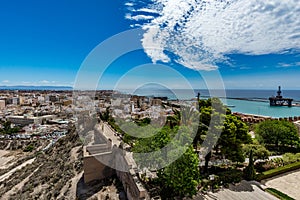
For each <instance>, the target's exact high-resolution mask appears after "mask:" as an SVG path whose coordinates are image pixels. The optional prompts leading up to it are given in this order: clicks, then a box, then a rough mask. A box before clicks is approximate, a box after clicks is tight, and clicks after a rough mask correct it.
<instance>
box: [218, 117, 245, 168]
mask: <svg viewBox="0 0 300 200" xmlns="http://www.w3.org/2000/svg"><path fill="white" fill-rule="evenodd" d="M250 142H251V137H250V135H249V134H248V126H247V125H246V124H245V123H244V122H242V121H241V120H240V119H239V118H238V117H236V116H234V115H226V118H225V122H224V126H223V131H222V133H221V136H220V138H219V140H218V143H217V149H216V150H217V151H218V150H220V152H221V154H222V155H224V156H225V157H226V158H228V159H229V160H231V161H233V162H243V161H244V160H245V157H244V155H243V151H242V145H243V144H247V143H250Z"/></svg>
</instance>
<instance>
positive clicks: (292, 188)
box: [263, 170, 300, 199]
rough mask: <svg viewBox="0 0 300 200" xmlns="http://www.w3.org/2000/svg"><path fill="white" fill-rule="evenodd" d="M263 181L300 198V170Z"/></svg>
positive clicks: (295, 197)
mask: <svg viewBox="0 0 300 200" xmlns="http://www.w3.org/2000/svg"><path fill="white" fill-rule="evenodd" d="M263 183H264V184H265V185H266V186H267V187H271V188H275V189H277V190H279V191H281V192H283V193H285V194H287V195H289V196H290V197H292V198H294V199H300V193H299V185H300V170H297V171H294V172H291V173H288V174H283V175H280V176H277V177H274V178H272V179H268V180H266V181H264V182H263Z"/></svg>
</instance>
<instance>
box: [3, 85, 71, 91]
mask: <svg viewBox="0 0 300 200" xmlns="http://www.w3.org/2000/svg"><path fill="white" fill-rule="evenodd" d="M0 90H73V88H72V87H69V86H25V85H16V86H5V85H4V86H0Z"/></svg>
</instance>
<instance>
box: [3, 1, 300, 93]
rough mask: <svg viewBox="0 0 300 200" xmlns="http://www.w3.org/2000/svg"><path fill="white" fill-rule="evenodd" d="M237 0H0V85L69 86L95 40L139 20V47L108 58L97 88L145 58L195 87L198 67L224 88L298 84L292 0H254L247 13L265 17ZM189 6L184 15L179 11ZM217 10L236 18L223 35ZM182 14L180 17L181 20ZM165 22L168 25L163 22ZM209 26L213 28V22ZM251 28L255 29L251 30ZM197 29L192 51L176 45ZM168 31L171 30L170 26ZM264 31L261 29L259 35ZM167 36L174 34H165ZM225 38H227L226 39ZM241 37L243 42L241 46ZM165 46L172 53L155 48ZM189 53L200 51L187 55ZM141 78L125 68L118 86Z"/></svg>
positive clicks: (200, 82) (135, 24) (171, 79)
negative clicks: (196, 2) (225, 0)
mask: <svg viewBox="0 0 300 200" xmlns="http://www.w3.org/2000/svg"><path fill="white" fill-rule="evenodd" d="M216 2H218V1H216ZM241 3H243V1H241V0H240V1H236V2H235V3H231V4H229V6H228V7H226V8H223V9H222V10H221V11H222V12H219V13H220V14H217V15H214V12H215V11H220V8H219V7H220V6H223V5H222V3H220V2H219V3H215V4H213V5H209V6H207V5H205V6H206V7H207V8H204V7H205V6H204V5H202V6H204V7H203V8H201V9H203V11H202V13H200V14H201V15H199V9H200V8H197V7H190V6H193V3H192V1H191V2H190V4H186V3H184V2H182V1H179V0H178V1H174V2H173V3H169V4H166V5H164V2H163V1H158V0H157V1H154V0H153V1H145V2H143V4H138V2H137V1H130V2H128V1H127V2H123V1H121V0H117V1H96V0H92V1H89V2H88V3H87V2H82V1H73V2H68V1H62V2H59V1H43V2H39V1H26V2H23V1H17V0H15V1H10V2H2V3H1V6H0V19H1V21H0V26H1V30H2V31H1V37H0V43H1V46H0V55H1V59H0V70H1V74H0V85H1V86H2V85H8V86H12V85H35V86H46V85H47V86H73V85H74V83H75V82H76V75H77V72H78V70H79V69H80V66H81V65H82V63H83V61H84V60H85V58H86V57H87V56H88V55H89V53H90V52H91V51H92V50H93V49H94V48H95V47H96V46H97V45H99V44H100V43H101V42H103V41H105V40H106V39H108V38H110V37H111V36H114V35H116V34H118V33H121V32H123V31H126V30H130V29H133V28H140V27H142V28H144V31H145V32H144V34H143V35H141V38H139V39H140V40H141V41H142V42H143V47H144V49H143V50H140V51H138V52H133V53H130V54H128V55H125V56H122V57H120V58H119V59H117V60H116V61H115V62H113V63H112V64H111V66H110V67H109V69H108V70H107V72H106V74H105V75H104V77H103V79H104V80H105V81H104V83H105V84H101V85H100V87H99V89H112V88H114V84H115V83H116V82H117V81H118V80H119V79H120V78H121V77H122V76H124V74H126V73H127V72H128V71H130V70H132V69H133V68H134V67H136V66H139V65H144V64H150V65H151V63H152V61H153V62H155V63H157V64H163V65H167V66H169V67H170V68H172V69H175V70H176V71H178V72H179V73H180V74H182V75H183V76H184V77H185V78H186V79H188V80H189V81H190V82H191V85H192V86H193V87H194V88H197V89H198V88H205V84H204V82H203V79H201V74H210V73H211V72H212V71H215V70H218V71H219V72H220V74H221V76H222V78H223V80H224V84H225V88H228V89H275V88H277V86H278V85H281V86H282V87H283V88H284V89H300V88H299V86H298V85H299V84H298V83H299V80H298V75H299V72H300V54H299V47H300V44H299V31H298V32H297V30H299V26H300V25H299V24H300V23H299V20H297V18H294V17H295V16H297V15H299V14H300V13H299V9H298V10H297V8H298V7H299V5H298V4H297V2H296V1H292V0H290V1H286V2H281V3H280V1H272V2H271V1H270V2H266V3H263V2H262V1H257V2H256V4H257V8H256V10H255V12H254V11H253V13H254V14H253V15H254V17H255V16H256V17H257V19H264V20H268V21H265V22H263V21H262V20H256V21H255V23H254V22H251V23H250V22H248V21H251V19H252V18H250V17H247V16H245V15H244V12H242V8H241V9H240V10H239V9H237V6H238V5H243V10H244V11H245V12H246V11H248V12H250V11H252V10H251V9H250V8H252V7H251V6H252V5H253V1H249V3H245V4H241ZM176 4H178V5H181V8H182V9H177V11H178V12H174V13H172V12H170V11H169V10H170V9H171V10H172V9H175V8H176V7H174V6H175V5H176ZM272 5H273V7H272ZM162 8H164V10H161V9H162ZM191 8H192V10H191V11H190V14H189V16H187V17H186V16H185V15H184V13H185V12H186V10H189V9H191ZM227 8H228V9H227ZM234 8H235V9H237V10H236V11H237V12H236V13H238V14H236V15H233V13H232V12H230V10H232V9H234ZM175 10H176V9H175ZM160 11H161V12H160ZM183 16H184V17H183ZM195 16H197V17H195ZM208 16H211V18H209V19H211V20H212V21H209V22H207V23H206V22H205V21H203V18H201V17H208ZM213 16H214V17H213ZM221 17H223V19H225V20H226V19H228V23H229V24H231V25H232V24H238V25H236V26H234V27H233V28H238V29H237V30H236V32H234V31H233V32H231V35H228V34H230V32H228V27H227V26H226V25H224V24H220V23H221V21H222V20H221ZM238 17H239V18H238ZM166 19H168V20H166ZM183 19H184V20H183ZM195 19H198V20H199V21H195ZM182 20H183V21H184V23H183V22H182V23H181V21H182ZM247 20H248V21H247ZM166 21H169V24H164V23H165V22H166ZM171 23H174V24H177V25H176V26H175V25H172V27H171V29H170V26H171V25H170V24H171ZM212 23H215V24H216V25H212ZM189 24H202V25H203V26H199V27H197V26H191V25H189ZM209 25H210V26H209ZM217 25H218V26H220V27H221V28H220V29H217V28H216V27H217ZM221 25H222V26H221ZM155 26H159V27H163V28H162V31H160V32H155V31H153V30H154V29H153V27H155ZM243 26H245V27H247V26H249V27H250V28H249V27H248V28H243ZM147 27H148V29H147ZM241 27H242V28H241ZM251 27H254V28H251ZM257 27H260V29H259V30H257V29H255V28H257ZM151 28H152V29H151ZM199 28H201V31H194V35H192V36H193V37H196V39H195V41H193V42H192V43H191V44H192V47H193V48H192V49H191V50H190V51H191V52H192V53H191V52H182V49H183V48H182V47H180V44H183V45H185V44H184V43H183V42H182V41H186V40H187V39H189V38H186V37H185V36H186V35H184V33H185V31H189V30H192V29H193V30H198V29H199ZM149 30H151V31H149ZM174 30H178V31H177V32H175V33H174ZM222 30H224V32H223V33H222ZM264 31H265V32H267V33H268V34H264ZM189 32H191V31H189ZM220 32H221V33H220ZM227 32H228V33H227ZM237 32H238V33H240V34H239V35H237V36H235V37H236V38H234V37H233V35H235V34H236V33H237ZM208 33H209V34H208ZM168 34H169V36H166V35H168ZM170 35H173V36H174V37H173V38H175V39H172V40H170ZM199 35H200V36H202V37H203V38H202V40H201V41H199V40H198V39H197V37H198V36H199ZM211 36H213V37H214V38H216V39H215V41H213V42H212V41H211V38H210V37H211ZM246 36H247V37H246ZM283 36H284V37H283ZM153 37H156V38H158V41H160V45H158V43H157V42H156V41H154V42H153V41H152V40H151V38H153ZM178 38H179V39H178ZM245 38H246V39H245ZM226 39H228V41H226ZM149 41H150V43H149ZM151 41H152V42H151ZM166 41H169V42H170V43H172V45H173V46H172V45H168V44H167V43H166ZM233 41H234V45H233V44H232V45H231V43H233ZM247 42H248V44H249V45H245V44H247ZM255 42H256V43H255ZM200 43H201V44H202V45H199V44H200ZM188 44H189V43H188ZM147 45H148V46H149V45H153V46H155V47H156V48H157V49H158V50H159V51H156V52H151V51H150V52H149V49H148V48H147V47H148V46H147ZM157 45H158V46H157ZM222 45H223V46H222ZM194 46H196V48H194ZM246 46H247V47H246ZM175 47H176V48H175ZM177 47H178V48H177ZM166 50H169V51H170V53H171V54H172V55H171V54H164V53H163V54H162V52H164V51H166ZM145 52H146V53H145ZM191 54H192V55H198V54H199V55H201V56H200V58H199V57H197V58H195V57H193V56H192V57H191ZM151 55H152V56H151ZM195 59H196V60H195ZM189 61H190V62H189ZM191 63H196V65H195V66H193V65H191ZM99 64H100V63H99ZM192 68H193V69H192ZM146 72H147V73H146ZM139 73H141V72H139ZM199 73H200V74H199ZM145 74H147V76H149V77H153V82H156V81H157V82H159V81H160V80H162V79H168V80H169V84H170V85H173V86H174V88H179V89H180V87H181V85H180V84H178V83H177V81H176V77H175V78H174V77H172V76H169V75H168V74H160V76H157V72H155V71H153V72H151V70H150V71H147V70H146V71H145ZM143 78H144V77H143V76H141V75H139V74H132V79H130V78H129V79H128V80H129V81H128V83H127V85H124V86H123V87H124V88H126V87H134V84H135V82H136V80H138V79H143ZM130 80H131V82H130Z"/></svg>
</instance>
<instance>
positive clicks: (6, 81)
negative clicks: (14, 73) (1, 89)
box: [2, 80, 10, 83]
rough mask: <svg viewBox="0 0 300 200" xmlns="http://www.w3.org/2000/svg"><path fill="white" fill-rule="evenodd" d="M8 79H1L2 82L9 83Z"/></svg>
mask: <svg viewBox="0 0 300 200" xmlns="http://www.w3.org/2000/svg"><path fill="white" fill-rule="evenodd" d="M9 82H10V81H9V80H3V81H2V83H9Z"/></svg>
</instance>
